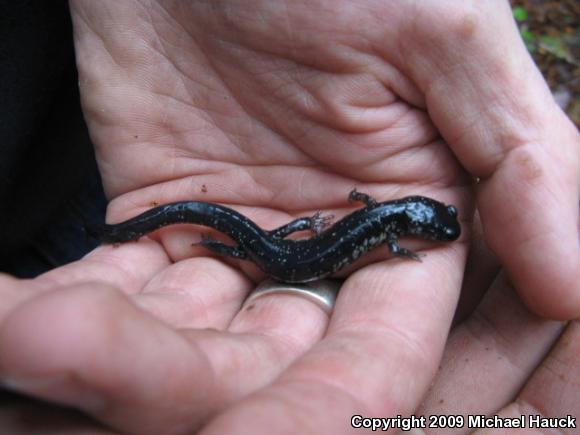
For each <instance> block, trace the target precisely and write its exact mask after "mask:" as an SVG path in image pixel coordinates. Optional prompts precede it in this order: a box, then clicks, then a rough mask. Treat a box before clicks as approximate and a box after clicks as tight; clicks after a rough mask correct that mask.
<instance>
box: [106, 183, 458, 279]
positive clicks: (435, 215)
mask: <svg viewBox="0 0 580 435" xmlns="http://www.w3.org/2000/svg"><path fill="white" fill-rule="evenodd" d="M349 201H360V202H363V203H364V204H365V207H363V208H361V209H358V210H356V211H354V212H353V213H351V214H349V215H348V216H346V217H344V218H343V219H341V220H339V221H338V222H336V223H335V224H334V225H332V226H331V227H330V228H328V229H325V230H323V229H324V227H325V226H327V225H328V221H329V218H328V217H321V216H320V214H318V213H317V214H315V215H314V216H312V217H305V218H299V219H295V220H293V221H292V222H290V223H288V224H286V225H283V226H281V227H280V228H276V229H274V230H271V231H267V230H263V229H262V228H260V227H259V226H258V225H256V224H255V223H254V222H252V221H251V220H250V219H248V218H247V217H245V216H243V215H241V214H240V213H238V212H236V211H234V210H232V209H230V208H228V207H224V206H221V205H218V204H212V203H209V202H203V201H182V202H175V203H171V204H166V205H162V206H159V207H155V208H152V209H151V210H148V211H146V212H144V213H142V214H140V215H139V216H136V217H134V218H132V219H129V220H127V221H125V222H121V223H119V224H115V225H105V226H104V227H103V228H102V229H101V230H100V239H101V241H102V242H104V243H123V242H128V241H130V240H136V239H138V238H139V237H141V236H143V235H145V234H147V233H150V232H152V231H155V230H157V229H159V228H161V227H164V226H167V225H172V224H178V223H190V224H196V225H203V226H207V227H210V228H213V229H216V230H218V231H220V232H222V233H224V234H226V235H228V236H229V237H231V238H232V239H233V240H234V241H235V242H236V243H237V245H236V246H230V245H226V244H224V243H221V242H218V241H216V240H212V239H210V238H208V237H204V238H203V239H202V241H201V242H200V243H199V245H201V246H203V247H205V248H207V249H209V250H211V251H213V252H215V253H218V254H221V255H226V256H230V257H234V258H238V259H244V260H250V261H252V262H254V263H255V264H256V265H257V266H258V267H259V268H260V269H261V270H262V271H264V272H265V273H266V274H267V275H269V276H270V277H272V278H274V279H276V280H278V281H283V282H295V283H299V282H308V281H313V280H316V279H320V278H324V277H326V276H328V275H330V274H332V273H334V272H337V271H338V270H340V269H342V268H343V267H345V266H346V265H348V264H351V263H353V262H354V261H355V260H357V259H358V258H359V257H360V256H362V255H363V254H364V253H366V252H368V251H370V250H371V249H374V248H376V247H377V246H379V245H381V244H386V245H387V246H388V247H389V249H390V251H391V253H392V254H393V255H396V256H399V257H406V258H410V259H414V260H419V255H418V254H416V253H414V252H412V251H409V250H408V249H405V248H402V247H400V246H399V245H398V241H397V240H398V238H399V237H401V236H407V235H412V236H417V237H420V238H423V239H427V240H435V241H453V240H456V239H457V238H458V237H459V235H460V233H461V227H460V225H459V222H458V221H457V209H456V208H455V207H454V206H452V205H445V204H442V203H440V202H438V201H435V200H433V199H431V198H427V197H424V196H409V197H406V198H402V199H397V200H394V201H385V202H377V201H376V200H375V199H373V198H372V197H371V196H369V195H366V194H364V193H360V192H357V191H356V190H353V191H352V192H350V195H349ZM304 230H310V231H312V232H313V233H314V235H313V236H312V237H311V238H308V239H302V240H289V239H286V237H287V236H288V235H290V234H292V233H294V232H297V231H304Z"/></svg>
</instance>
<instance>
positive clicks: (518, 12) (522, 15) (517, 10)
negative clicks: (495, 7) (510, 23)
mask: <svg viewBox="0 0 580 435" xmlns="http://www.w3.org/2000/svg"><path fill="white" fill-rule="evenodd" d="M512 13H513V14H514V18H515V19H516V21H517V22H519V23H521V22H522V21H526V20H527V19H528V11H527V10H526V8H524V7H523V6H514V7H513V8H512Z"/></svg>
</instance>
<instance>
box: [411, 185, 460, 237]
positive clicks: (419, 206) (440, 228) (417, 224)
mask: <svg viewBox="0 0 580 435" xmlns="http://www.w3.org/2000/svg"><path fill="white" fill-rule="evenodd" d="M405 216H406V220H407V222H406V223H407V234H413V235H416V236H419V237H422V238H424V239H428V240H440V241H448V242H450V241H453V240H456V239H457V238H458V237H459V235H460V234H461V226H460V225H459V222H458V221H457V209H456V208H455V207H454V206H452V205H445V204H443V203H441V202H438V201H435V200H434V199H431V198H426V197H424V196H414V197H409V198H405Z"/></svg>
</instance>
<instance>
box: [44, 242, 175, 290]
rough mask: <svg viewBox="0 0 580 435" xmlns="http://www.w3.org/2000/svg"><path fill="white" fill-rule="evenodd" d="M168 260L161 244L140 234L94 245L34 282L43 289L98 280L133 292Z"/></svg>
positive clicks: (161, 268) (166, 264)
mask: <svg viewBox="0 0 580 435" xmlns="http://www.w3.org/2000/svg"><path fill="white" fill-rule="evenodd" d="M170 264H171V262H170V260H169V258H168V257H167V254H166V253H165V251H164V249H163V247H162V246H161V245H159V244H158V243H156V242H154V241H152V240H149V239H147V238H146V237H144V238H142V239H141V240H139V241H138V242H134V243H133V242H131V243H124V244H122V245H118V246H115V245H107V246H101V247H98V248H97V249H95V250H94V251H92V252H90V253H89V254H88V255H87V256H85V257H84V258H82V259H81V260H79V261H75V262H74V263H70V264H67V265H65V266H62V267H59V268H56V269H53V270H51V271H49V272H47V273H45V274H43V275H40V276H39V277H38V278H37V279H36V282H37V283H38V285H41V286H43V287H44V289H46V290H48V289H51V288H54V287H55V286H70V285H76V284H81V283H86V282H100V283H103V284H108V285H110V286H113V287H116V288H119V289H121V290H122V291H123V292H125V293H127V294H135V293H138V292H140V291H142V289H143V286H144V285H145V284H146V283H147V282H148V281H149V280H150V279H151V278H152V277H154V276H155V275H157V274H158V273H159V272H160V271H161V270H163V269H164V268H166V267H167V266H169V265H170Z"/></svg>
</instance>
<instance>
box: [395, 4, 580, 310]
mask: <svg viewBox="0 0 580 435" xmlns="http://www.w3.org/2000/svg"><path fill="white" fill-rule="evenodd" d="M447 7H450V6H449V5H447V2H438V3H437V4H436V5H435V4H434V5H433V7H431V8H426V9H422V12H421V14H419V16H418V17H416V18H415V20H414V22H415V23H416V25H415V26H412V28H411V29H410V30H412V31H413V33H412V35H409V37H408V38H403V39H404V40H405V41H408V42H407V44H408V47H406V50H405V56H406V61H407V65H408V68H409V69H410V70H411V73H412V75H413V76H415V77H416V78H417V81H418V83H419V84H420V87H421V88H422V89H423V90H424V91H425V92H426V98H427V106H428V109H429V114H430V115H431V116H432V118H433V120H434V122H435V124H436V126H437V128H438V129H439V130H440V131H441V133H442V134H443V136H444V138H445V139H446V141H447V142H448V143H449V145H450V146H451V147H452V149H453V151H454V152H455V154H456V155H457V156H458V158H459V159H460V161H461V162H462V164H463V165H464V167H466V168H467V169H468V170H469V171H470V172H471V173H472V174H474V175H476V176H478V177H480V178H481V179H482V182H481V185H480V187H481V189H480V191H479V194H478V206H479V210H480V213H481V219H482V222H483V226H484V230H485V235H486V240H487V241H488V243H489V246H490V248H491V249H492V250H493V251H494V252H495V253H496V254H497V255H498V257H499V258H500V260H501V261H502V264H503V265H504V266H505V267H506V269H507V271H508V273H509V274H510V276H511V277H512V279H513V281H514V283H515V285H516V288H517V289H518V291H519V292H520V294H521V296H522V297H523V298H524V300H525V301H526V302H527V304H528V305H529V306H530V307H531V308H532V309H533V310H534V311H535V312H537V313H539V314H541V315H544V316H548V317H554V318H574V317H576V316H578V315H580V293H579V292H578V291H576V288H577V283H578V282H579V281H580V250H579V249H578V240H579V237H578V199H579V197H580V190H579V189H580V147H579V136H578V132H577V130H576V129H575V128H574V126H573V125H572V124H571V123H570V121H569V120H568V119H567V118H566V116H565V115H564V114H563V113H562V112H561V110H560V109H559V108H558V107H557V105H556V104H555V102H554V99H553V98H552V96H551V94H550V92H549V89H548V88H547V86H546V84H545V82H544V81H543V80H542V77H541V75H540V74H539V72H538V70H537V68H536V67H535V65H534V64H533V62H532V60H531V58H530V56H529V54H528V53H527V52H526V50H525V47H524V45H523V43H522V42H521V40H520V36H519V34H518V32H517V28H516V26H515V24H514V21H513V18H512V15H511V11H510V9H509V4H508V2H462V3H461V5H458V4H454V6H453V10H454V13H453V14H450V13H448V10H447V9H446V8H447ZM419 23H424V25H421V24H419ZM505 47H510V52H509V53H506V51H505ZM548 289H550V291H547V290H548Z"/></svg>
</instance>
